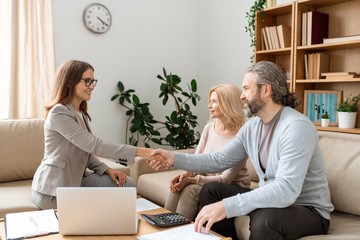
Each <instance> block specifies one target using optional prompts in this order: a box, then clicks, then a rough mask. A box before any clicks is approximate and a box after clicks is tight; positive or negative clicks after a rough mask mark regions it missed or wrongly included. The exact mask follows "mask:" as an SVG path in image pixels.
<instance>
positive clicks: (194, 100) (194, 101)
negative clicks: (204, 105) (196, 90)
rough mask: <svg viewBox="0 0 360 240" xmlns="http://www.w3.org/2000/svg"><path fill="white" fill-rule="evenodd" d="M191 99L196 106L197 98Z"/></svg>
mask: <svg viewBox="0 0 360 240" xmlns="http://www.w3.org/2000/svg"><path fill="white" fill-rule="evenodd" d="M191 101H192V103H193V104H194V106H196V98H194V97H192V98H191Z"/></svg>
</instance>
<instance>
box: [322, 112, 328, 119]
mask: <svg viewBox="0 0 360 240" xmlns="http://www.w3.org/2000/svg"><path fill="white" fill-rule="evenodd" d="M321 118H322V119H330V117H329V114H327V112H326V113H325V114H323V115H322V116H321Z"/></svg>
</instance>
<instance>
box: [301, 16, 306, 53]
mask: <svg viewBox="0 0 360 240" xmlns="http://www.w3.org/2000/svg"><path fill="white" fill-rule="evenodd" d="M301 45H302V46H306V45H307V13H306V12H304V13H302V18H301Z"/></svg>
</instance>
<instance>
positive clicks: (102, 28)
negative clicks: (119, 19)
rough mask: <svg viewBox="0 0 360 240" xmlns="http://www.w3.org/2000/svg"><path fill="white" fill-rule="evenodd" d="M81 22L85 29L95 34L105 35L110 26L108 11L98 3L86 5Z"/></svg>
mask: <svg viewBox="0 0 360 240" xmlns="http://www.w3.org/2000/svg"><path fill="white" fill-rule="evenodd" d="M83 21H84V24H85V26H86V28H87V29H89V30H90V31H92V32H95V33H105V32H107V31H108V30H109V29H110V26H111V14H110V11H109V10H108V9H107V8H106V7H105V6H104V5H102V4H100V3H92V4H90V5H88V6H87V7H86V8H85V10H84V13H83Z"/></svg>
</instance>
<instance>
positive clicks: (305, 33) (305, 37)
mask: <svg viewBox="0 0 360 240" xmlns="http://www.w3.org/2000/svg"><path fill="white" fill-rule="evenodd" d="M328 31H329V15H328V14H326V13H321V12H316V11H311V12H304V13H302V19H301V36H302V38H301V45H302V46H306V45H312V44H320V43H323V39H324V38H327V37H328Z"/></svg>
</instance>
